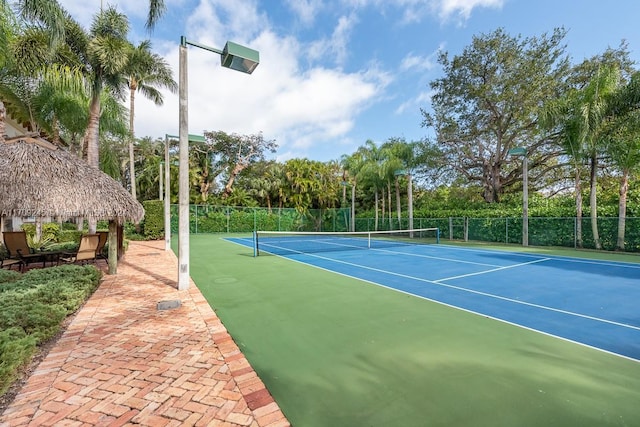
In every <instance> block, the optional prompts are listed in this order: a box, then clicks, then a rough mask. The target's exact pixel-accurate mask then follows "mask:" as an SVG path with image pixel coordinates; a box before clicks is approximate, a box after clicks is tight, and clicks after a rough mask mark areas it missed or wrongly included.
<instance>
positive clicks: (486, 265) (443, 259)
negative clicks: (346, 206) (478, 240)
mask: <svg viewBox="0 0 640 427" xmlns="http://www.w3.org/2000/svg"><path fill="white" fill-rule="evenodd" d="M407 246H412V245H407ZM370 250H373V251H379V252H387V253H390V254H399V255H406V256H413V257H418V258H428V259H437V260H439V261H450V262H457V263H460V264H471V265H481V266H483V267H501V266H499V265H497V264H486V263H483V262H474V261H465V260H461V259H455V258H445V257H440V256H431V255H421V254H411V253H407V252H398V251H393V250H390V249H377V248H371V249H370Z"/></svg>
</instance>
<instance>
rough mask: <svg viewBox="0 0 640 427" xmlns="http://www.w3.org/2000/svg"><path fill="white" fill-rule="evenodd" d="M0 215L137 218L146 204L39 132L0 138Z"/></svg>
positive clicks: (141, 215) (142, 214) (142, 213)
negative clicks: (45, 138) (3, 139)
mask: <svg viewBox="0 0 640 427" xmlns="http://www.w3.org/2000/svg"><path fill="white" fill-rule="evenodd" d="M0 215H2V216H18V217H37V218H43V217H63V218H72V217H85V218H95V219H107V220H118V221H124V220H131V221H136V222H137V221H140V220H141V219H142V217H143V216H144V209H143V208H142V205H140V203H138V201H137V200H135V199H134V198H133V197H132V196H131V195H130V194H129V193H128V192H127V191H126V190H125V189H124V187H122V185H120V183H118V182H117V181H115V180H114V179H113V178H111V177H110V176H109V175H107V174H105V173H104V172H102V171H99V170H97V169H95V168H93V167H91V166H89V165H88V164H87V163H86V162H84V161H83V160H81V159H79V158H78V157H76V156H74V155H73V154H71V153H69V152H67V151H65V150H62V149H59V148H57V147H56V146H55V145H53V144H51V143H49V142H47V141H45V140H44V139H42V138H38V137H31V136H22V137H16V138H8V139H7V140H6V143H0Z"/></svg>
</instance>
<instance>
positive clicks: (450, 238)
mask: <svg viewBox="0 0 640 427" xmlns="http://www.w3.org/2000/svg"><path fill="white" fill-rule="evenodd" d="M449 240H453V217H449Z"/></svg>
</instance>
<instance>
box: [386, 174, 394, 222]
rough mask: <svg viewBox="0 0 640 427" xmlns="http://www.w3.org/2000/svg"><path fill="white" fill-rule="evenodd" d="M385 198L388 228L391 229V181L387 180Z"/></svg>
mask: <svg viewBox="0 0 640 427" xmlns="http://www.w3.org/2000/svg"><path fill="white" fill-rule="evenodd" d="M387 198H388V199H389V203H388V206H389V208H388V209H389V230H393V224H392V219H391V217H392V216H393V212H392V211H391V181H387Z"/></svg>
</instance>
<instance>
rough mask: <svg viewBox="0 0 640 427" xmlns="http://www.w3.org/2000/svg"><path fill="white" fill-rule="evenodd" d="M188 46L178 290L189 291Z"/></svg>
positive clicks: (183, 58)
mask: <svg viewBox="0 0 640 427" xmlns="http://www.w3.org/2000/svg"><path fill="white" fill-rule="evenodd" d="M187 81H188V76H187V46H186V43H183V42H181V43H180V65H179V82H178V85H179V89H178V97H179V133H178V134H179V140H180V156H179V160H180V161H179V163H180V166H179V175H178V177H179V178H178V180H179V186H178V205H179V211H178V290H185V289H189V107H188V96H187V95H188V89H187Z"/></svg>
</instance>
